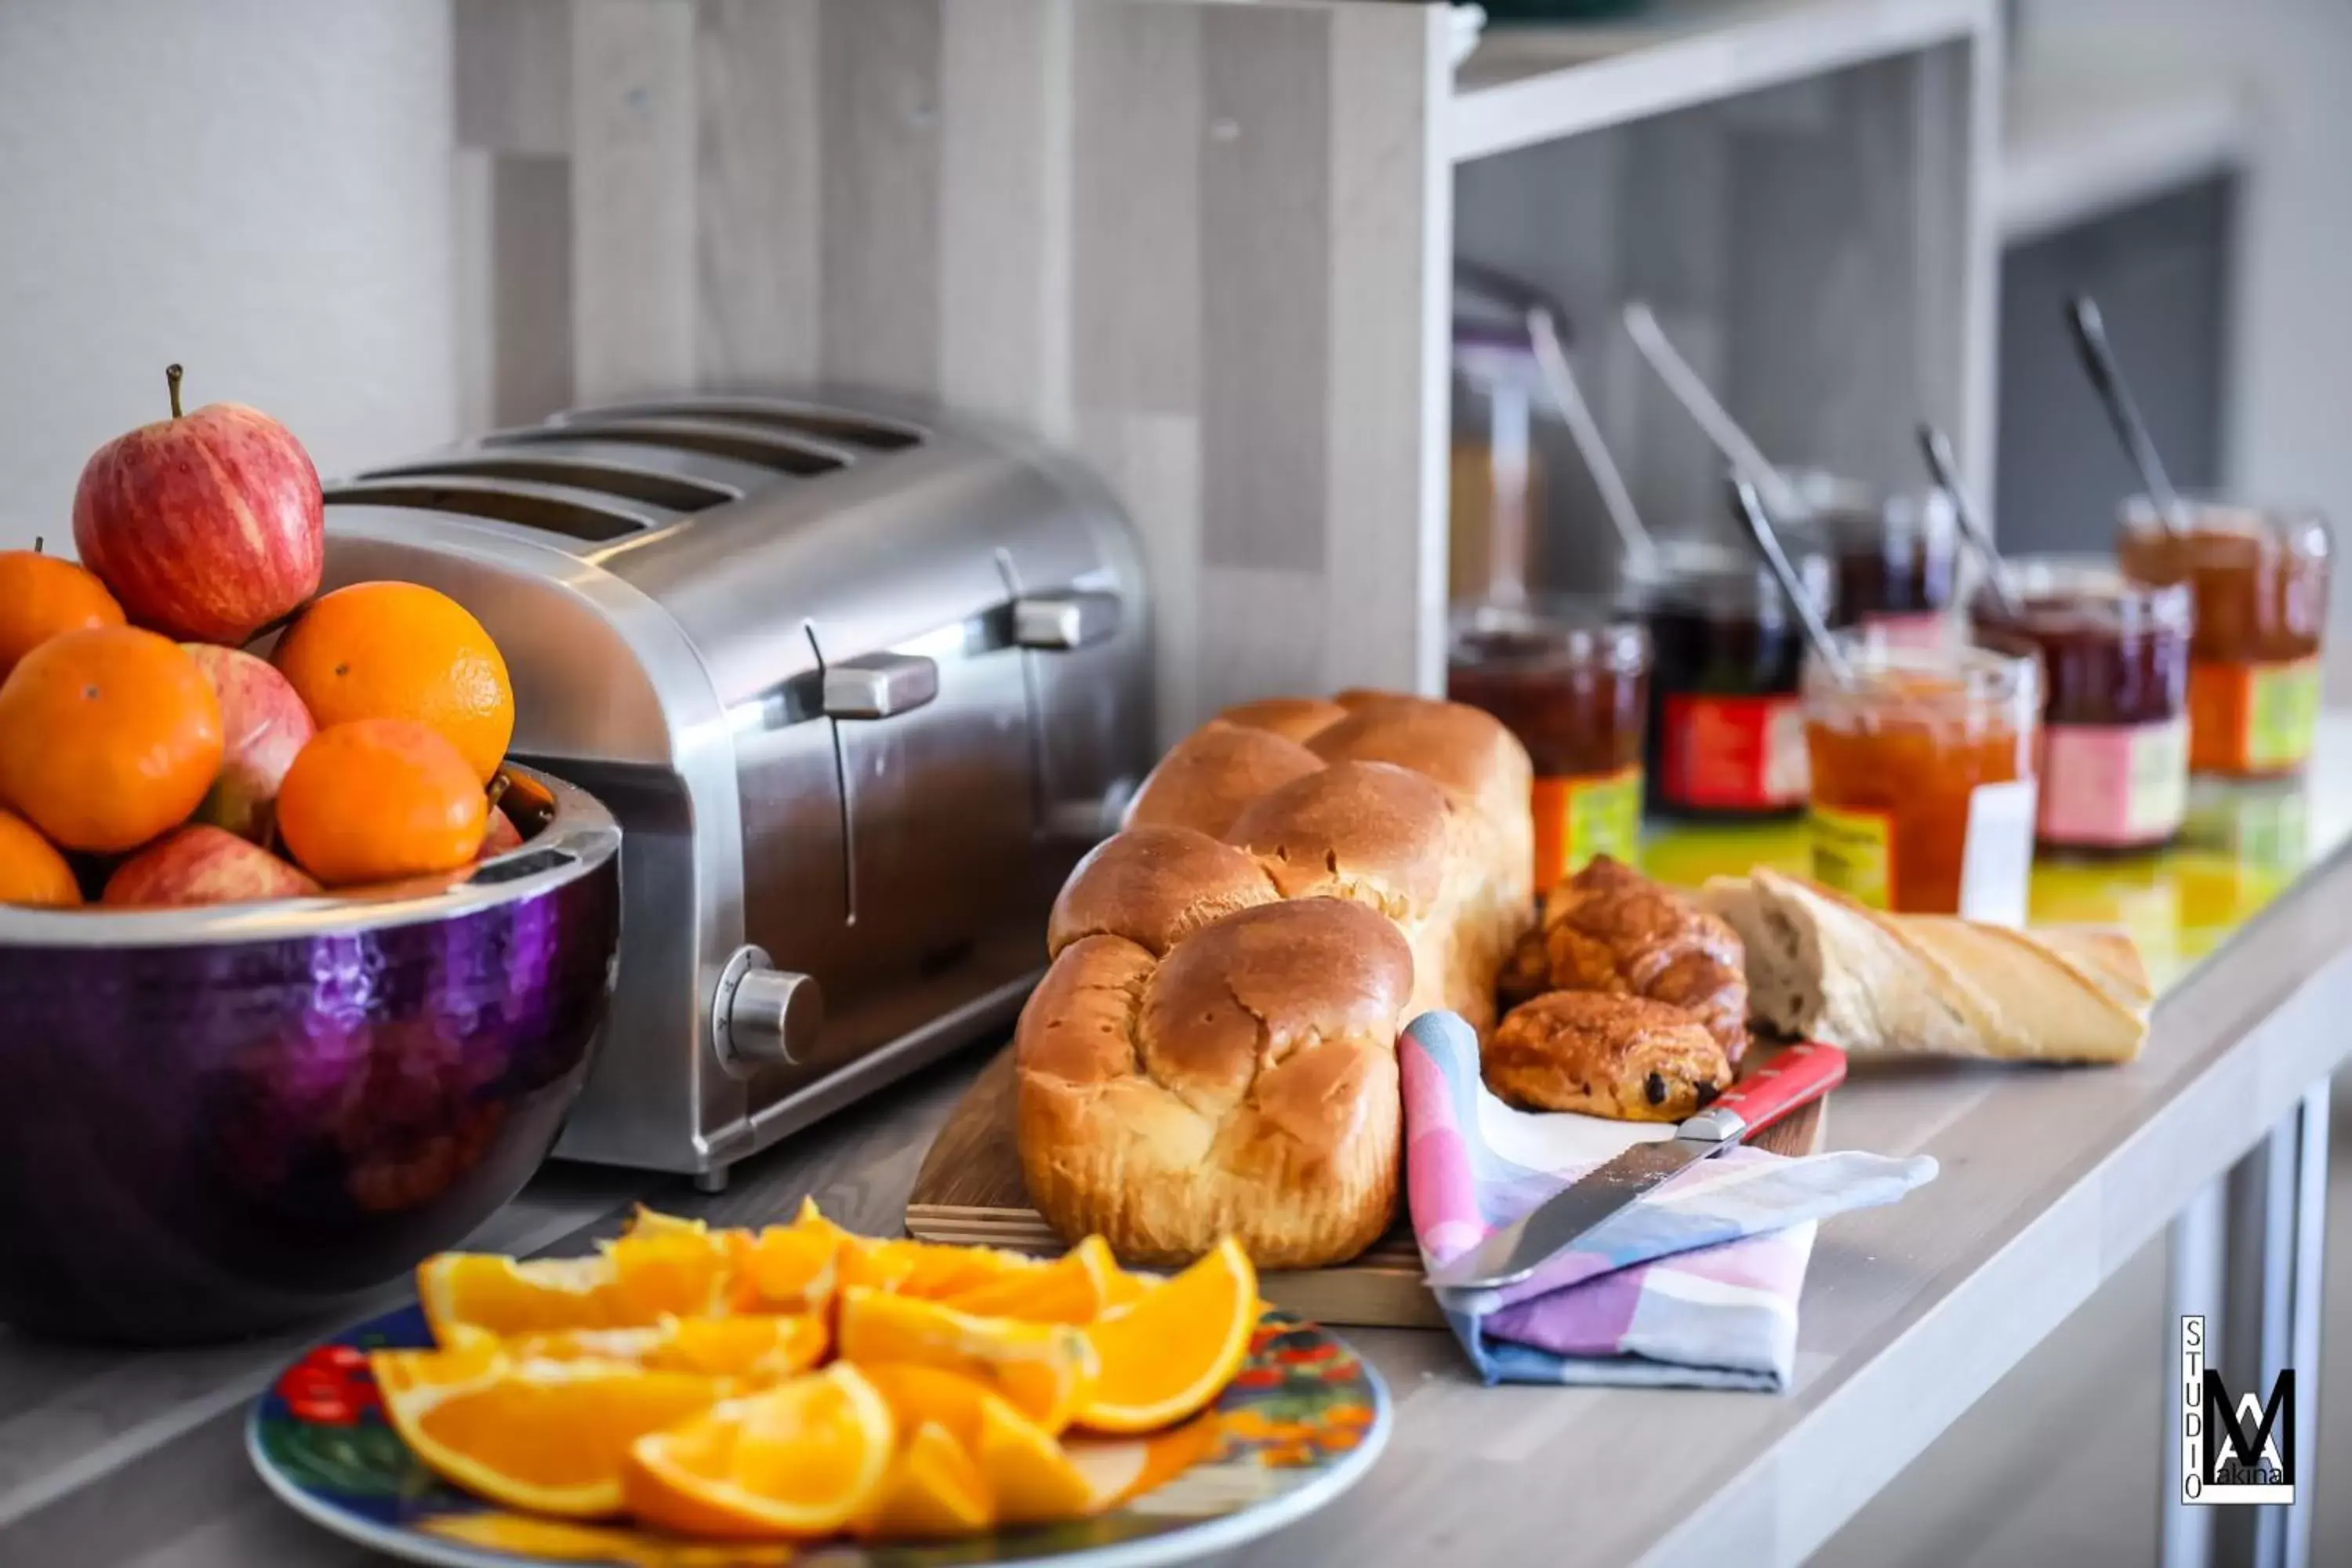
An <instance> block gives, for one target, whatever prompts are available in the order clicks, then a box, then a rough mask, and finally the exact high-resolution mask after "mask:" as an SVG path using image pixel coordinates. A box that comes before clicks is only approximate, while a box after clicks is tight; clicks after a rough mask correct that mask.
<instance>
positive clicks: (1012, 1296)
mask: <svg viewBox="0 0 2352 1568" xmlns="http://www.w3.org/2000/svg"><path fill="white" fill-rule="evenodd" d="M416 1278H417V1300H416V1301H415V1303H414V1304H412V1305H410V1306H406V1307H403V1308H400V1309H398V1310H394V1311H392V1312H387V1313H385V1314H383V1316H381V1317H378V1318H375V1319H373V1320H371V1321H367V1322H364V1323H361V1324H359V1325H357V1326H356V1327H354V1328H352V1329H351V1330H348V1331H345V1332H343V1333H341V1334H338V1335H336V1336H335V1337H334V1338H332V1339H331V1340H329V1341H327V1342H324V1343H322V1344H320V1345H318V1346H316V1347H314V1348H312V1349H311V1350H310V1352H308V1353H306V1354H305V1355H303V1356H302V1357H301V1358H300V1359H299V1360H298V1361H296V1362H295V1363H293V1364H292V1365H291V1366H289V1368H287V1370H286V1371H285V1372H284V1373H282V1374H281V1375H280V1376H279V1377H278V1380H277V1381H276V1383H274V1384H272V1385H271V1387H270V1388H269V1390H268V1392H267V1393H265V1394H263V1395H262V1397H261V1398H260V1399H259V1400H258V1401H257V1403H256V1405H255V1406H254V1409H253V1412H252V1415H251V1418H250V1420H249V1422H248V1423H247V1448H248V1450H249V1452H250V1453H251V1456H252V1458H253V1463H254V1467H255V1468H256V1469H257V1470H258V1471H259V1472H260V1474H261V1478H262V1479H263V1480H264V1481H266V1482H267V1483H268V1486H269V1487H270V1489H272V1490H273V1491H275V1492H276V1493H277V1494H278V1496H279V1497H280V1498H282V1499H283V1500H285V1501H286V1502H288V1503H289V1504H290V1505H291V1506H292V1507H293V1508H294V1509H296V1510H298V1511H299V1512H301V1513H303V1514H305V1515H307V1516H308V1517H310V1519H312V1520H314V1521H317V1522H318V1523H320V1524H321V1525H323V1526H325V1527H326V1528H327V1529H329V1530H331V1531H335V1532H336V1533H338V1534H341V1535H344V1536H347V1537H350V1538H351V1539H352V1540H355V1541H358V1542H362V1543H363V1544H365V1545H368V1546H371V1547H373V1548H375V1549H377V1550H379V1551H382V1552H388V1553H391V1554H392V1555H394V1556H398V1557H404V1558H407V1559H410V1560H411V1561H415V1562H420V1563H440V1564H454V1565H459V1568H510V1565H512V1564H515V1563H566V1564H614V1565H619V1568H769V1565H774V1564H781V1563H809V1564H811V1565H812V1568H814V1564H816V1563H825V1564H835V1565H838V1568H931V1565H935V1564H938V1565H943V1564H950V1563H958V1564H967V1563H968V1564H983V1563H987V1564H1011V1563H1052V1564H1055V1565H1056V1568H1070V1565H1076V1564H1085V1565H1087V1568H1141V1565H1143V1564H1149V1563H1170V1562H1176V1561H1180V1560H1182V1559H1185V1558H1189V1557H1193V1556H1197V1555H1200V1554H1202V1553H1205V1552H1217V1551H1223V1550H1224V1549H1227V1548H1229V1547H1232V1546H1234V1545H1237V1544H1239V1543H1241V1542H1245V1541H1248V1540H1251V1539H1253V1538H1255V1537H1256V1536H1259V1535H1263V1534H1265V1533H1266V1532H1267V1531H1272V1530H1275V1529H1277V1528H1279V1527H1280V1526H1282V1525H1284V1524H1286V1523H1289V1522H1290V1521H1294V1520H1297V1519H1298V1518H1301V1517H1303V1516H1304V1515H1306V1514H1307V1513H1309V1512H1311V1511H1313V1510H1315V1509H1317V1508H1318V1507H1320V1506H1322V1505H1323V1504H1324V1503H1326V1502H1328V1501H1329V1500H1331V1499H1332V1498H1335V1497H1337V1496H1338V1495H1339V1493H1341V1492H1342V1491H1344V1490H1346V1489H1347V1488H1348V1487H1349V1486H1350V1485H1351V1484H1353V1483H1354V1482H1355V1480H1356V1479H1358V1478H1360V1476H1362V1475H1363V1474H1364V1472H1365V1471H1367V1470H1368V1469H1370V1468H1371V1465H1372V1462H1373V1460H1374V1459H1375V1458H1377V1457H1378V1455H1379V1452H1380V1449H1381V1446H1382V1445H1383V1444H1384V1443H1385V1441H1386V1440H1387V1436H1388V1429H1389V1423H1390V1412H1389V1399H1388V1394H1387V1393H1386V1391H1385V1390H1384V1389H1383V1387H1382V1386H1381V1381H1380V1378H1379V1375H1378V1374H1377V1373H1374V1372H1373V1371H1372V1369H1371V1368H1370V1366H1368V1365H1367V1364H1365V1363H1364V1362H1363V1361H1362V1360H1361V1359H1360V1358H1359V1357H1358V1356H1357V1355H1356V1353H1355V1352H1353V1351H1351V1350H1350V1349H1349V1347H1348V1346H1347V1345H1346V1344H1345V1343H1344V1342H1341V1341H1340V1340H1339V1339H1338V1338H1337V1337H1335V1336H1334V1335H1332V1334H1330V1333H1329V1332H1328V1331H1325V1330H1324V1329H1321V1328H1319V1327H1318V1326H1316V1325H1314V1324H1311V1323H1307V1322H1302V1321H1299V1320H1297V1319H1296V1318H1293V1317H1289V1316H1287V1315H1286V1314H1284V1313H1281V1312H1277V1311H1275V1310H1272V1309H1270V1308H1268V1307H1266V1306H1265V1303H1264V1302H1263V1301H1261V1300H1259V1299H1258V1295H1257V1279H1256V1275H1255V1272H1254V1271H1253V1270H1252V1268H1251V1267H1250V1263H1249V1259H1248V1258H1247V1257H1246V1256H1245V1255H1244V1253H1243V1252H1242V1250H1241V1248H1240V1247H1238V1246H1236V1245H1235V1244H1234V1243H1233V1242H1232V1241H1230V1240H1229V1241H1227V1242H1225V1243H1224V1244H1223V1245H1222V1246H1220V1247H1217V1248H1216V1249H1215V1250H1214V1251H1213V1252H1211V1253H1210V1254H1209V1255H1208V1256H1206V1257H1205V1258H1202V1259H1201V1260H1200V1261H1198V1262H1197V1263H1195V1264H1193V1265H1192V1267H1190V1268H1186V1269H1183V1270H1182V1271H1181V1272H1179V1273H1177V1274H1174V1275H1172V1276H1170V1277H1168V1278H1165V1279H1160V1278H1155V1277H1152V1276H1149V1275H1142V1274H1135V1273H1130V1272H1129V1271H1127V1270H1125V1269H1122V1268H1119V1267H1118V1264H1117V1262H1116V1261H1115V1260H1114V1259H1113V1258H1112V1257H1111V1254H1110V1250H1109V1248H1108V1247H1106V1246H1105V1245H1104V1244H1103V1242H1102V1241H1101V1239H1100V1238H1099V1237H1090V1238H1088V1239H1087V1241H1085V1242H1083V1243H1081V1244H1080V1245H1079V1246H1077V1247H1074V1248H1072V1249H1071V1250H1070V1251H1069V1252H1068V1253H1066V1254H1065V1255H1064V1256H1063V1257H1061V1258H1055V1259H1052V1260H1050V1261H1048V1260H1041V1259H1036V1258H1029V1257H1026V1256H1024V1255H1022V1254H1018V1253H1011V1252H1003V1251H998V1250H996V1249H993V1248H989V1247H949V1246H941V1245H938V1244H934V1243H929V1242H920V1241H909V1240H898V1239H881V1238H876V1237H862V1236H857V1235H855V1234H853V1233H851V1232H849V1231H846V1230H844V1229H843V1228H841V1227H840V1226H836V1225H835V1224H834V1223H833V1222H832V1221H831V1220H829V1219H827V1218H825V1217H824V1215H821V1214H819V1213H818V1212H817V1210H816V1208H815V1207H814V1205H809V1204H803V1206H802V1209H801V1212H800V1214H799V1215H797V1216H796V1217H795V1218H793V1220H792V1221H791V1222H789V1223H787V1224H783V1225H775V1226H766V1227H763V1228H760V1229H738V1230H719V1229H711V1228H709V1227H707V1226H704V1225H703V1224H702V1223H700V1222H698V1221H692V1220H684V1219H678V1218H675V1217H672V1216H668V1215H659V1214H654V1213H650V1212H647V1211H645V1210H640V1211H638V1213H637V1215H635V1218H634V1219H633V1220H632V1221H631V1223H630V1225H629V1226H628V1228H627V1230H626V1231H625V1232H624V1234H623V1235H622V1236H621V1237H618V1238H617V1239H615V1240H613V1241H609V1242H605V1243H604V1244H602V1246H601V1247H600V1248H599V1250H598V1251H597V1252H596V1253H595V1254H593V1255H592V1256H590V1257H586V1258H557V1259H532V1260H527V1261H526V1260H518V1259H515V1258H505V1257H499V1256H496V1255H491V1254H478V1253H445V1254H442V1255H440V1256H438V1257H436V1258H428V1259H426V1260H425V1263H423V1264H422V1265H420V1266H419V1267H418V1268H417V1275H416Z"/></svg>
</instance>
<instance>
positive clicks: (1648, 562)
mask: <svg viewBox="0 0 2352 1568" xmlns="http://www.w3.org/2000/svg"><path fill="white" fill-rule="evenodd" d="M1527 324H1528V346H1529V347H1530V348H1532V349H1533V350H1534V351H1535V356H1536V368H1537V369H1538V371H1540V372H1542V373H1543V378H1544V385H1545V386H1546V388H1547V389H1549V392H1550V393H1551V400H1552V403H1553V405H1555V406H1556V407H1557V408H1558V410H1559V416H1560V419H1561V420H1562V422H1563V423H1565V424H1566V425H1567V426H1568V434H1569V437H1570V439H1571V440H1573V441H1574V442H1575V443H1576V450H1577V452H1578V454H1579V455H1580V457H1582V458H1583V459H1584V467H1585V470H1586V471H1587V472H1588V473H1590V474H1591V476H1592V486H1593V489H1597V490H1599V491H1600V492H1601V510H1604V511H1606V512H1607V513H1608V514H1609V521H1610V522H1611V523H1612V524H1613V525H1614V526H1615V528H1616V530H1617V537H1618V538H1619V539H1620V540H1621V541H1622V542H1623V543H1624V546H1625V553H1626V555H1627V556H1628V557H1629V558H1630V559H1631V560H1632V561H1633V562H1634V563H1636V566H1637V569H1640V570H1647V569H1649V568H1651V567H1653V566H1654V565H1655V564H1656V563H1657V559H1658V547H1657V546H1656V545H1655V544H1654V543H1652V542H1650V531H1649V530H1648V529H1646V528H1643V526H1642V517H1641V514H1640V513H1639V512H1637V511H1635V510H1633V492H1632V491H1630V490H1628V489H1626V488H1625V478H1624V476H1623V475H1622V474H1621V473H1619V472H1618V471H1617V464H1616V462H1615V460H1614V459H1612V458H1611V457H1610V456H1609V444H1608V443H1607V442H1606V441H1603V440H1602V439H1601V426H1599V425H1598V424H1596V423H1594V421H1593V418H1592V410H1591V407H1590V406H1588V405H1586V403H1585V401H1584V394H1583V392H1582V391H1581V390H1580V389H1579V388H1578V386H1577V384H1576V374H1575V373H1574V372H1573V371H1571V370H1570V369H1569V366H1568V353H1567V351H1566V350H1565V349H1563V348H1562V347H1561V346H1560V341H1559V323H1558V322H1557V321H1555V320H1554V319H1553V316H1552V311H1551V307H1550V306H1549V305H1544V304H1536V305H1530V306H1528V310H1527Z"/></svg>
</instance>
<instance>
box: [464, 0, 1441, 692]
mask: <svg viewBox="0 0 2352 1568" xmlns="http://www.w3.org/2000/svg"><path fill="white" fill-rule="evenodd" d="M455 5H456V17H457V64H456V70H457V94H456V100H457V107H456V112H457V142H458V145H459V153H458V155H457V156H458V167H457V175H456V182H457V200H458V203H459V210H460V215H461V221H460V224H459V233H460V236H461V239H460V249H461V255H460V258H459V265H460V267H461V269H462V270H463V273H464V277H465V289H464V292H463V297H464V299H465V300H466V301H467V321H468V326H469V336H470V339H471V342H470V343H469V346H468V350H467V356H466V359H465V362H464V363H465V366H466V374H467V382H468V384H467V416H468V418H469V422H470V423H471V424H473V425H475V426H488V425H493V424H511V423H515V422H518V421H524V420H531V419H536V418H539V417H541V416H544V415H546V414H547V413H549V412H551V411H552V410H554V409H556V408H558V407H561V406H563V405H567V404H571V403H574V402H578V401H581V400H586V399H597V398H610V397H617V396H625V395H632V394H641V393H649V392H657V391H668V390H676V389H678V388H682V387H688V386H699V387H710V388H730V387H748V386H756V385H761V384H767V385H773V384H779V383H806V382H828V383H840V384H864V385H872V386H878V387H882V388H886V389H888V390H892V391H898V392H911V393H919V394H927V395H937V396H940V397H941V398H943V399H944V400H946V401H947V402H949V403H950V404H954V405H961V406H964V407H967V408H973V409H978V410H981V411H982V412H985V413H988V414H991V415H995V416H1002V417H1004V418H1007V419H1009V420H1011V421H1013V422H1014V423H1016V424H1018V425H1020V426H1024V427H1025V428H1027V429H1030V430H1033V431H1035V432H1038V433H1041V434H1043V435H1044V436H1045V437H1048V438H1049V439H1051V440H1053V441H1055V442H1056V443H1058V444H1061V445H1063V446H1066V447H1070V448H1073V449H1075V450H1076V452H1077V453H1078V454H1079V455H1080V456H1081V457H1083V458H1086V459H1087V460H1088V461H1090V462H1091V463H1092V464H1093V465H1094V466H1095V467H1097V468H1098V469H1099V470H1100V471H1102V472H1103V473H1104V474H1106V475H1107V476H1108V478H1109V479H1110V481H1111V483H1112V485H1113V487H1114V488H1115V489H1117V490H1118V493H1119V494H1120V496H1121V497H1122V499H1123V500H1125V502H1126V504H1127V506H1128V508H1129V511H1130V512H1131V514H1132V515H1133V517H1134V519H1135V521H1136V522H1137V524H1138V526H1139V530H1140V531H1141V532H1142V534H1143V537H1144V541H1145V548H1146V554H1147V558H1148V560H1149V563H1150V573H1151V578H1152V586H1153V593H1154V599H1155V613H1156V623H1155V625H1156V637H1157V640H1158V668H1159V671H1160V689H1159V692H1158V698H1159V714H1160V727H1161V730H1162V731H1163V732H1164V733H1166V734H1168V735H1171V736H1172V735H1174V734H1177V733H1181V731H1183V730H1184V729H1186V728H1188V727H1190V726H1191V725H1192V723H1194V722H1196V721H1198V720H1199V719H1200V718H1202V716H1204V715H1205V714H1206V713H1208V712H1209V711H1211V710H1213V709H1215V708H1216V707H1218V706H1221V705H1223V704H1224V703H1227V702H1231V701H1234V700H1241V699H1244V698H1248V697H1252V696H1256V695H1262V694H1265V693H1269V692H1276V691H1290V690H1318V689H1328V688H1331V687H1335V686H1340V685H1347V684H1355V683H1377V684H1401V685H1417V686H1420V687H1423V689H1433V687H1434V685H1435V683H1436V682H1437V680H1438V679H1439V673H1440V668H1441V657H1442V647H1441V646H1440V640H1441V638H1440V633H1441V626H1442V618H1443V617H1442V611H1443V604H1442V601H1443V594H1444V582H1443V574H1444V566H1443V562H1444V521H1443V517H1442V512H1443V495H1442V485H1443V474H1442V471H1440V470H1439V465H1440V464H1442V462H1443V460H1444V459H1443V453H1444V348H1445V339H1444V331H1445V321H1446V296H1445V292H1444V290H1445V289H1446V286H1447V279H1446V277H1445V270H1446V267H1447V261H1446V257H1447V254H1448V253H1447V250H1446V245H1447V238H1446V237H1447V235H1448V233H1449V222H1450V218H1449V211H1450V209H1449V203H1450V200H1451V179H1450V174H1449V171H1448V169H1447V167H1446V165H1445V163H1444V151H1443V146H1442V140H1441V139H1442V134H1443V113H1444V94H1445V92H1446V90H1447V89H1446V81H1447V78H1446V75H1445V62H1444V7H1442V6H1423V5H1363V4H1346V3H1341V4H1332V3H1329V0H1269V3H1260V4H1248V5H1234V4H1218V3H1209V4H1185V3H1178V0H455Z"/></svg>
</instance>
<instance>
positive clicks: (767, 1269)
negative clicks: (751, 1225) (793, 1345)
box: [727, 1225, 840, 1312]
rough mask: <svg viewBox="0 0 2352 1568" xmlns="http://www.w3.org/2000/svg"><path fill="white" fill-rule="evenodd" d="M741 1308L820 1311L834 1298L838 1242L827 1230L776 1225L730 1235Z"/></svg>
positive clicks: (735, 1288)
mask: <svg viewBox="0 0 2352 1568" xmlns="http://www.w3.org/2000/svg"><path fill="white" fill-rule="evenodd" d="M727 1244H728V1253H729V1258H730V1262H731V1263H732V1264H733V1266H734V1282H733V1286H732V1289H733V1300H734V1303H735V1306H736V1309H737V1310H739V1311H751V1312H822V1311H824V1310H825V1308H826V1307H827V1306H828V1305H829V1304H830V1303H831V1302H832V1300H833V1292H834V1286H835V1279H836V1273H835V1258H836V1257H837V1255H838V1254H839V1252H840V1244H839V1243H838V1241H837V1240H836V1239H835V1237H832V1236H829V1235H826V1234H825V1233H824V1232H823V1231H820V1230H817V1229H814V1228H813V1227H809V1226H792V1225H776V1226H769V1227H768V1228H767V1229H765V1230H761V1231H742V1230H739V1231H730V1232H728V1233H727Z"/></svg>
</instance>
